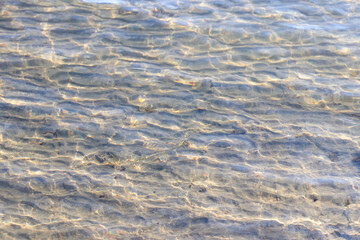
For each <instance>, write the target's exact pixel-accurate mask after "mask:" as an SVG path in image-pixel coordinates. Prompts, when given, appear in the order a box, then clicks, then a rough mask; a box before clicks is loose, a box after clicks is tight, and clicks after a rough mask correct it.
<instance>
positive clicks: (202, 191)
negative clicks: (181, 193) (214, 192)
mask: <svg viewBox="0 0 360 240" xmlns="http://www.w3.org/2000/svg"><path fill="white" fill-rule="evenodd" d="M206 191H207V190H206V188H205V187H201V188H200V189H199V192H201V193H204V192H206Z"/></svg>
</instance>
